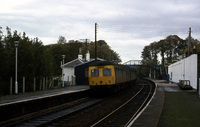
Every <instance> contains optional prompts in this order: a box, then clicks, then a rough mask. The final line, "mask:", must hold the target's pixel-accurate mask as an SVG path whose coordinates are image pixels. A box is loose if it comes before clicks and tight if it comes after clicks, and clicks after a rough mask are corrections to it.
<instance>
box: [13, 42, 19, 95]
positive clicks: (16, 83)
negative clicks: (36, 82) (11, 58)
mask: <svg viewBox="0 0 200 127" xmlns="http://www.w3.org/2000/svg"><path fill="white" fill-rule="evenodd" d="M14 43H15V46H16V53H15V54H16V58H15V94H18V82H17V47H18V43H19V42H18V41H15V42H14Z"/></svg>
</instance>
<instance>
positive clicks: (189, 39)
mask: <svg viewBox="0 0 200 127" xmlns="http://www.w3.org/2000/svg"><path fill="white" fill-rule="evenodd" d="M190 43H191V27H190V28H189V38H188V56H189V55H190Z"/></svg>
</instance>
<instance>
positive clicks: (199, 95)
mask: <svg viewBox="0 0 200 127" xmlns="http://www.w3.org/2000/svg"><path fill="white" fill-rule="evenodd" d="M199 83H200V78H199ZM199 96H200V85H199Z"/></svg>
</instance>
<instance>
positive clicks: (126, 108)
mask: <svg viewBox="0 0 200 127" xmlns="http://www.w3.org/2000/svg"><path fill="white" fill-rule="evenodd" d="M140 85H141V86H142V87H141V88H140V90H139V91H138V92H137V93H136V94H134V95H133V96H132V97H131V98H130V99H128V100H127V101H126V102H125V103H123V104H122V105H121V106H119V107H118V108H116V109H115V110H113V111H112V112H111V113H109V114H108V115H107V116H105V117H103V118H102V119H100V120H99V121H97V122H96V123H94V124H93V125H91V127H102V126H108V127H109V126H125V127H128V126H131V125H132V124H133V122H134V119H135V118H136V117H137V116H138V114H139V112H140V111H141V110H142V109H143V108H144V107H145V105H146V104H147V103H148V101H149V100H150V98H151V95H152V94H153V91H154V89H153V86H152V84H151V83H150V82H148V81H146V80H143V81H142V82H141V83H140ZM136 101H137V103H136Z"/></svg>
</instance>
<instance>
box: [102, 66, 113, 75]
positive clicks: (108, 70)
mask: <svg viewBox="0 0 200 127" xmlns="http://www.w3.org/2000/svg"><path fill="white" fill-rule="evenodd" d="M103 76H111V69H108V68H106V69H103Z"/></svg>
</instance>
